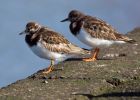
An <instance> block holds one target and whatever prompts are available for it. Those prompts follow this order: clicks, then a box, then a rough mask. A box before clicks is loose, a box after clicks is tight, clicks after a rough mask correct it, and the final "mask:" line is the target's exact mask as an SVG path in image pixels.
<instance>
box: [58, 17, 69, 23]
mask: <svg viewBox="0 0 140 100" xmlns="http://www.w3.org/2000/svg"><path fill="white" fill-rule="evenodd" d="M65 21H69V18H66V19H64V20H62V21H60V22H65Z"/></svg>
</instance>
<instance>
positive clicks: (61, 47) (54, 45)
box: [20, 22, 90, 74]
mask: <svg viewBox="0 0 140 100" xmlns="http://www.w3.org/2000/svg"><path fill="white" fill-rule="evenodd" d="M20 34H26V36H25V41H26V43H27V44H28V46H29V47H30V48H31V50H32V51H33V52H34V53H35V54H36V55H37V56H39V57H41V58H44V59H49V60H51V65H50V67H49V68H48V70H47V71H46V72H44V74H48V73H49V72H51V71H52V70H53V68H52V67H53V65H54V61H56V60H58V61H63V60H66V59H68V58H73V57H76V56H78V57H79V56H82V55H87V54H90V51H88V50H85V49H82V48H80V47H78V46H76V45H74V44H72V43H70V42H69V41H68V40H67V39H66V38H64V37H63V36H62V35H61V34H59V33H58V32H55V31H53V30H51V29H50V28H48V27H44V26H41V25H39V24H38V23H36V22H29V23H27V25H26V29H25V31H24V32H22V33H20Z"/></svg>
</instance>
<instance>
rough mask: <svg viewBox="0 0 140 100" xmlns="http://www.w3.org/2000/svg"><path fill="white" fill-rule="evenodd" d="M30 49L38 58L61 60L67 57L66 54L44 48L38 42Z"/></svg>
mask: <svg viewBox="0 0 140 100" xmlns="http://www.w3.org/2000/svg"><path fill="white" fill-rule="evenodd" d="M30 48H31V50H32V51H33V52H34V53H35V54H36V55H37V56H39V57H40V58H44V59H49V60H50V59H54V60H58V61H63V60H65V59H67V58H68V55H66V54H60V53H57V52H51V51H49V50H48V49H47V48H45V47H44V46H43V45H41V43H38V44H37V45H36V46H32V47H30Z"/></svg>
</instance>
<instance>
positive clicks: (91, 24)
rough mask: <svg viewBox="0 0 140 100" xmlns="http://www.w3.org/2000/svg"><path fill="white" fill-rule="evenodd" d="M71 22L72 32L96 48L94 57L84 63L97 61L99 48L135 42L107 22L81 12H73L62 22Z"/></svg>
mask: <svg viewBox="0 0 140 100" xmlns="http://www.w3.org/2000/svg"><path fill="white" fill-rule="evenodd" d="M65 21H70V26H69V28H70V31H71V33H72V34H73V35H74V36H76V37H77V38H78V39H79V40H80V41H81V42H83V43H85V44H86V45H88V46H90V47H92V48H93V47H96V48H95V50H94V53H93V56H92V57H90V58H87V59H83V60H84V61H95V60H96V59H97V55H98V53H99V48H101V47H108V46H110V45H111V44H114V43H119V44H121V43H126V42H128V43H133V42H135V40H133V39H130V38H129V37H127V36H125V35H122V34H120V33H119V32H117V31H116V30H115V29H114V28H113V27H112V26H111V25H109V24H108V23H106V22H105V21H103V20H101V19H98V18H96V17H92V16H89V15H85V14H83V13H82V12H80V11H77V10H72V11H71V12H70V13H69V14H68V18H66V19H64V20H62V21H61V22H65Z"/></svg>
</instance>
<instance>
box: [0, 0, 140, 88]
mask: <svg viewBox="0 0 140 100" xmlns="http://www.w3.org/2000/svg"><path fill="white" fill-rule="evenodd" d="M139 5H140V0H0V30H1V32H0V34H1V36H0V87H3V86H6V85H8V84H10V83H13V82H15V81H17V80H19V79H24V78H26V77H28V76H29V75H31V74H33V73H35V72H36V71H38V70H40V69H43V68H45V67H47V66H48V65H49V61H48V60H44V59H41V58H39V57H37V56H36V55H35V54H33V53H32V51H31V50H30V49H29V48H28V46H27V44H26V43H25V41H24V38H25V36H19V35H18V34H19V33H20V32H22V31H23V30H24V29H25V25H26V24H27V22H29V21H35V22H38V23H40V24H41V25H44V26H48V27H50V28H52V29H54V30H55V31H57V32H59V33H61V34H62V35H64V36H65V37H66V38H67V39H68V40H69V41H71V42H72V43H74V44H77V45H78V46H80V47H85V48H88V47H87V46H86V45H84V44H82V43H81V42H80V41H78V40H77V39H76V38H75V37H74V36H73V35H72V34H71V33H70V31H69V28H68V27H69V23H61V22H60V21H61V20H62V19H64V18H66V17H67V15H68V13H69V12H70V11H71V10H74V9H76V10H80V11H81V12H83V13H85V14H88V15H91V16H95V17H98V18H101V19H103V20H105V21H106V22H108V23H109V24H111V25H112V26H113V27H114V28H115V29H117V30H118V31H119V32H121V33H122V34H125V33H127V32H129V31H131V30H132V29H134V28H136V27H139V26H140V10H139V9H140V6H139Z"/></svg>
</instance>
